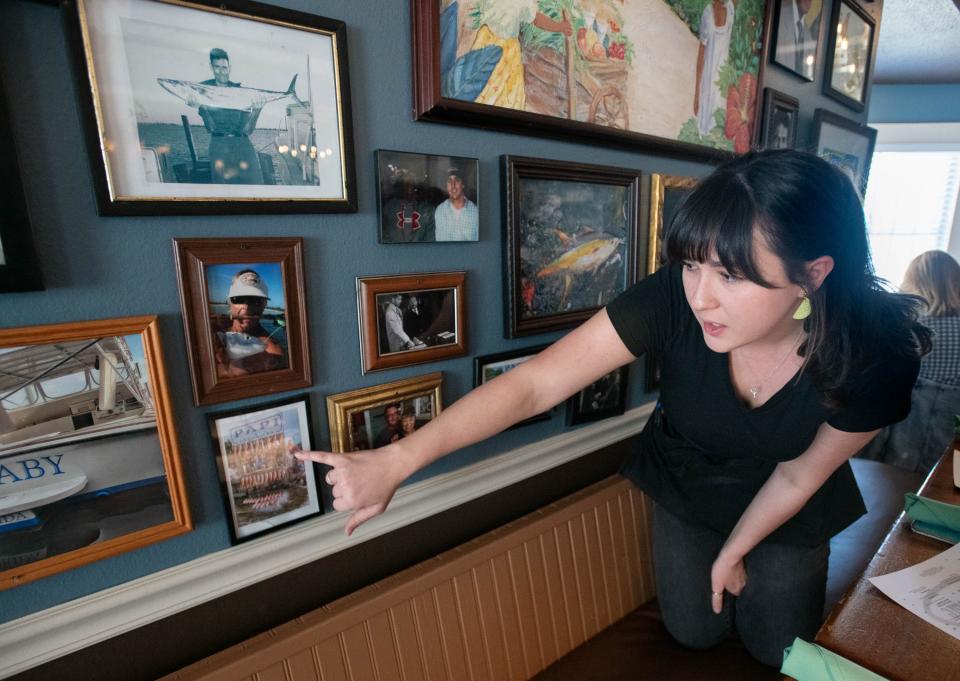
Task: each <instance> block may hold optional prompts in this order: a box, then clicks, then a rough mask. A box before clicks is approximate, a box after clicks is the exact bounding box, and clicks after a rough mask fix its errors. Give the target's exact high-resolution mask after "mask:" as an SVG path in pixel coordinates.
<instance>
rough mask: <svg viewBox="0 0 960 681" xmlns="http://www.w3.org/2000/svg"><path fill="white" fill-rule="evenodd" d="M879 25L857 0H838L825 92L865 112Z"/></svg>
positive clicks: (854, 108) (830, 42) (828, 58)
mask: <svg viewBox="0 0 960 681" xmlns="http://www.w3.org/2000/svg"><path fill="white" fill-rule="evenodd" d="M875 26H876V22H875V21H874V19H873V17H872V16H870V14H868V13H867V11H866V10H864V9H863V8H862V7H860V5H858V4H857V3H856V2H854V1H853V0H835V2H834V4H833V13H832V14H831V19H830V40H829V42H828V44H827V69H826V74H825V75H824V79H823V94H825V95H827V96H828V97H833V98H834V99H835V100H837V101H838V102H841V103H843V104H845V105H847V106H848V107H850V108H851V109H853V110H854V111H863V110H864V108H865V107H866V104H867V87H868V84H869V83H870V62H871V61H872V59H873V32H874V28H875ZM918 39H922V38H918Z"/></svg>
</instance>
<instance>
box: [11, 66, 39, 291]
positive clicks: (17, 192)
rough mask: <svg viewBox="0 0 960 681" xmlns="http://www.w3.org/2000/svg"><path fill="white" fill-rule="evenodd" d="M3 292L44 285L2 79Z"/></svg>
mask: <svg viewBox="0 0 960 681" xmlns="http://www.w3.org/2000/svg"><path fill="white" fill-rule="evenodd" d="M0 158H4V159H6V162H5V163H3V164H0V293H9V292H13V291H39V290H41V289H43V279H42V277H41V275H40V263H39V262H38V260H37V253H36V250H35V249H34V245H33V238H32V236H31V233H30V215H29V213H28V212H27V198H26V195H25V194H24V191H23V180H22V179H21V172H20V165H19V163H18V162H17V159H18V156H17V148H16V145H15V144H14V141H13V132H12V127H11V125H10V117H9V115H8V113H7V101H6V97H5V96H4V89H3V82H2V81H0Z"/></svg>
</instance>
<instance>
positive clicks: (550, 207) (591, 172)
mask: <svg viewBox="0 0 960 681" xmlns="http://www.w3.org/2000/svg"><path fill="white" fill-rule="evenodd" d="M501 160H502V165H503V178H504V199H503V210H504V235H503V238H504V244H505V246H504V249H503V254H504V265H503V272H504V297H505V304H504V312H505V319H504V327H505V333H506V336H507V337H508V338H516V337H519V336H527V335H531V334H536V333H544V332H546V331H553V330H556V329H564V328H569V327H571V326H576V325H577V324H579V323H580V322H582V321H584V320H586V319H587V318H589V317H590V316H591V315H592V314H593V313H594V312H596V311H597V310H599V309H600V308H601V307H603V306H604V305H606V304H607V303H608V302H610V301H611V300H613V298H614V297H616V296H617V294H619V293H621V292H623V291H624V290H626V288H627V287H628V286H629V285H630V284H632V283H633V282H634V281H636V278H637V274H638V271H639V262H640V260H639V258H640V256H639V252H640V251H639V244H640V216H639V203H640V171H638V170H632V169H628V168H612V167H609V166H597V165H588V164H585V163H568V162H565V161H553V160H547V159H535V158H525V157H520V156H503V157H501Z"/></svg>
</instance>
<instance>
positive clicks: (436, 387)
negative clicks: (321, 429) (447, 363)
mask: <svg viewBox="0 0 960 681" xmlns="http://www.w3.org/2000/svg"><path fill="white" fill-rule="evenodd" d="M442 382H443V374H442V373H441V372H439V371H438V372H436V373H432V374H426V375H424V376H416V377H414V378H405V379H403V380H400V381H393V382H392V383H383V384H381V385H374V386H370V387H368V388H360V389H358V390H351V391H349V392H343V393H337V394H336V395H330V396H328V397H327V418H328V420H329V422H330V448H331V450H332V451H334V452H341V453H346V452H357V451H360V450H363V449H375V448H377V447H383V446H385V445H388V444H390V443H391V442H396V441H397V440H399V439H402V438H404V437H406V436H407V435H410V434H411V433H413V432H414V431H416V430H418V429H419V428H422V427H423V426H424V425H426V424H427V423H429V422H430V421H432V420H433V419H435V418H436V417H437V415H438V414H439V413H440V412H441V411H442V410H443V400H442V397H441V390H440V386H441V383H442Z"/></svg>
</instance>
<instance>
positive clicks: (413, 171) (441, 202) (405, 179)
mask: <svg viewBox="0 0 960 681" xmlns="http://www.w3.org/2000/svg"><path fill="white" fill-rule="evenodd" d="M376 162H377V208H378V214H379V216H380V220H379V222H380V232H379V234H378V240H379V241H380V243H382V244H398V243H434V242H438V241H478V240H479V238H480V210H479V205H480V199H479V193H478V179H479V176H480V171H479V161H477V159H475V158H463V157H459V156H436V155H431V154H415V153H411V152H406V151H387V150H384V149H379V150H377V152H376Z"/></svg>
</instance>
